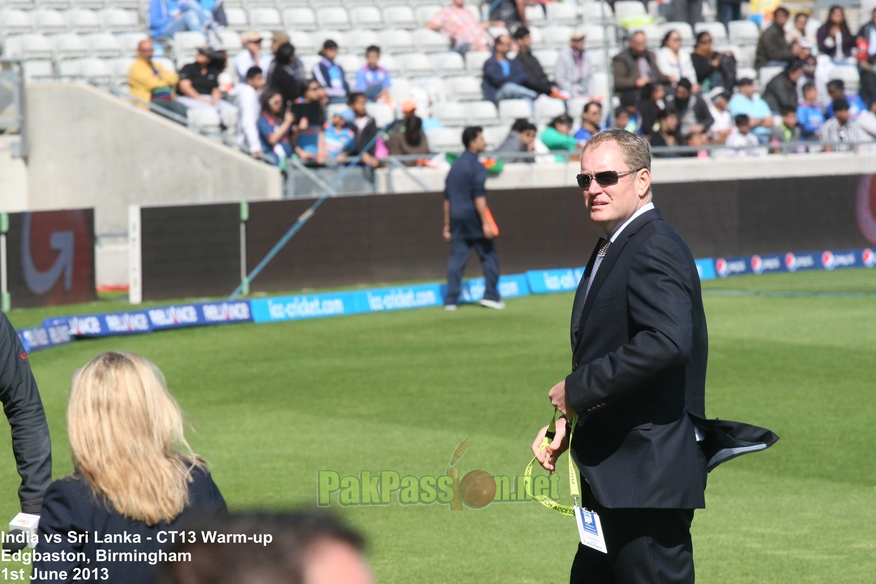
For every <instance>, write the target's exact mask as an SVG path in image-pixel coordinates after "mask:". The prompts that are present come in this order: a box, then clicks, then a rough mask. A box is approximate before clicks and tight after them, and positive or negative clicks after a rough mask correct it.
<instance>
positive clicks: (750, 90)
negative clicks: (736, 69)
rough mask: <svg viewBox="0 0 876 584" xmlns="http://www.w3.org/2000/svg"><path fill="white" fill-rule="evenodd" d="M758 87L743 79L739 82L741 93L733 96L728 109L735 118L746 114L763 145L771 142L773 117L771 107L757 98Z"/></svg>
mask: <svg viewBox="0 0 876 584" xmlns="http://www.w3.org/2000/svg"><path fill="white" fill-rule="evenodd" d="M756 93H757V87H755V85H754V81H753V80H751V79H749V78H747V77H743V78H742V79H740V80H739V93H737V94H736V95H734V96H733V98H732V99H731V100H730V103H729V104H728V106H727V107H729V108H730V113H731V114H732V115H733V116H734V119H735V117H736V116H738V115H740V114H745V115H746V116H748V124H749V126H750V127H751V128H753V129H752V133H753V134H754V135H755V136H756V137H757V139H758V140H760V141H761V142H762V143H763V144H766V143H767V142H768V141H769V137H770V131H771V130H772V127H773V115H772V112H771V111H770V106H769V105H768V104H767V102H765V101H764V100H763V99H761V98H760V97H757V96H756V95H755V94H756Z"/></svg>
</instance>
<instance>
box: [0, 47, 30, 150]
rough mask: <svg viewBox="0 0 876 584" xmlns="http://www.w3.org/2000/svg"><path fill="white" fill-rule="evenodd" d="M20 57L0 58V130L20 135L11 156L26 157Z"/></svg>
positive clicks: (25, 119)
mask: <svg viewBox="0 0 876 584" xmlns="http://www.w3.org/2000/svg"><path fill="white" fill-rule="evenodd" d="M22 63H23V62H22V60H21V59H0V131H2V132H4V133H15V134H17V135H18V136H20V139H19V140H18V141H17V142H13V143H12V144H11V145H10V146H11V152H12V156H13V158H24V159H27V115H26V111H25V94H24V67H23V64H22Z"/></svg>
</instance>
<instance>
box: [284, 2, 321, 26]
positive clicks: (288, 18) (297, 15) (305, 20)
mask: <svg viewBox="0 0 876 584" xmlns="http://www.w3.org/2000/svg"><path fill="white" fill-rule="evenodd" d="M283 24H285V25H286V28H290V29H292V30H316V28H317V25H316V14H314V12H313V10H312V9H310V8H308V7H307V6H299V7H295V8H286V9H285V10H283Z"/></svg>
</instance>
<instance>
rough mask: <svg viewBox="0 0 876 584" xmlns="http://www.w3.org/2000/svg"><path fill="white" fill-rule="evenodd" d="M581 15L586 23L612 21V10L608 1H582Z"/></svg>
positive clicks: (600, 23) (600, 24) (599, 23)
mask: <svg viewBox="0 0 876 584" xmlns="http://www.w3.org/2000/svg"><path fill="white" fill-rule="evenodd" d="M581 17H582V20H583V21H584V22H585V23H586V24H598V25H599V26H602V25H603V23H605V24H608V23H611V22H613V21H614V11H613V10H612V9H611V5H610V4H609V3H608V2H598V1H597V2H584V3H583V4H581Z"/></svg>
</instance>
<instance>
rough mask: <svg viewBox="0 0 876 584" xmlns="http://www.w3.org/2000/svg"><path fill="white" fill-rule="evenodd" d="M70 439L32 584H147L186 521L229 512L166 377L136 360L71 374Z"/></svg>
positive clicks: (108, 360) (106, 359)
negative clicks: (67, 463) (86, 583)
mask: <svg viewBox="0 0 876 584" xmlns="http://www.w3.org/2000/svg"><path fill="white" fill-rule="evenodd" d="M67 433H68V435H69V438H70V446H71V448H72V450H73V464H74V466H75V468H76V470H75V472H74V473H73V474H72V475H69V476H67V477H64V478H63V479H60V480H57V481H55V482H53V483H52V484H51V486H49V489H48V491H47V492H46V496H45V501H44V502H43V508H42V514H41V518H40V524H39V544H38V546H37V551H38V552H40V553H41V554H43V553H44V552H50V554H49V555H48V556H46V557H48V558H51V560H48V559H46V560H44V559H42V558H40V560H39V561H35V562H34V573H33V575H32V579H33V580H34V581H37V582H39V581H51V582H59V581H61V582H63V581H67V582H71V581H74V580H87V579H91V580H98V581H102V582H120V583H121V582H124V583H125V584H139V583H143V584H146V583H148V582H150V581H151V580H152V577H153V572H154V566H155V564H156V563H157V562H159V561H162V560H167V559H168V558H167V557H165V556H166V555H167V552H165V549H166V548H168V547H170V545H171V544H173V543H174V538H176V540H175V541H176V542H178V541H179V537H180V535H179V532H178V529H179V527H178V526H179V522H180V521H181V520H182V519H183V518H185V517H187V516H189V515H195V514H198V515H203V514H211V513H223V512H225V511H226V507H225V500H224V499H223V498H222V494H221V493H220V492H219V489H218V488H217V487H216V484H215V483H214V482H213V479H212V478H211V477H210V473H209V472H208V471H207V468H206V465H205V463H204V461H203V460H202V459H200V458H198V457H197V456H196V455H195V454H194V453H192V451H191V448H190V447H189V445H188V443H187V442H186V439H185V436H184V435H183V419H182V414H181V412H180V409H179V406H178V405H177V403H176V401H174V399H173V397H171V395H170V393H168V391H167V387H166V385H165V383H164V377H163V376H162V374H161V372H160V371H159V370H158V368H157V367H155V365H153V364H152V363H150V362H149V361H147V360H146V359H144V358H143V357H140V356H139V355H134V354H132V353H125V352H122V351H118V352H109V353H103V354H102V355H98V356H97V357H95V358H94V359H92V360H91V361H89V362H88V364H87V365H85V367H83V368H82V369H80V370H79V371H78V372H76V374H75V375H74V376H73V385H72V389H71V390H70V403H69V404H68V406H67ZM175 530H177V533H175V534H174V531H175ZM169 559H171V560H172V558H169ZM62 573H63V574H62Z"/></svg>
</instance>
